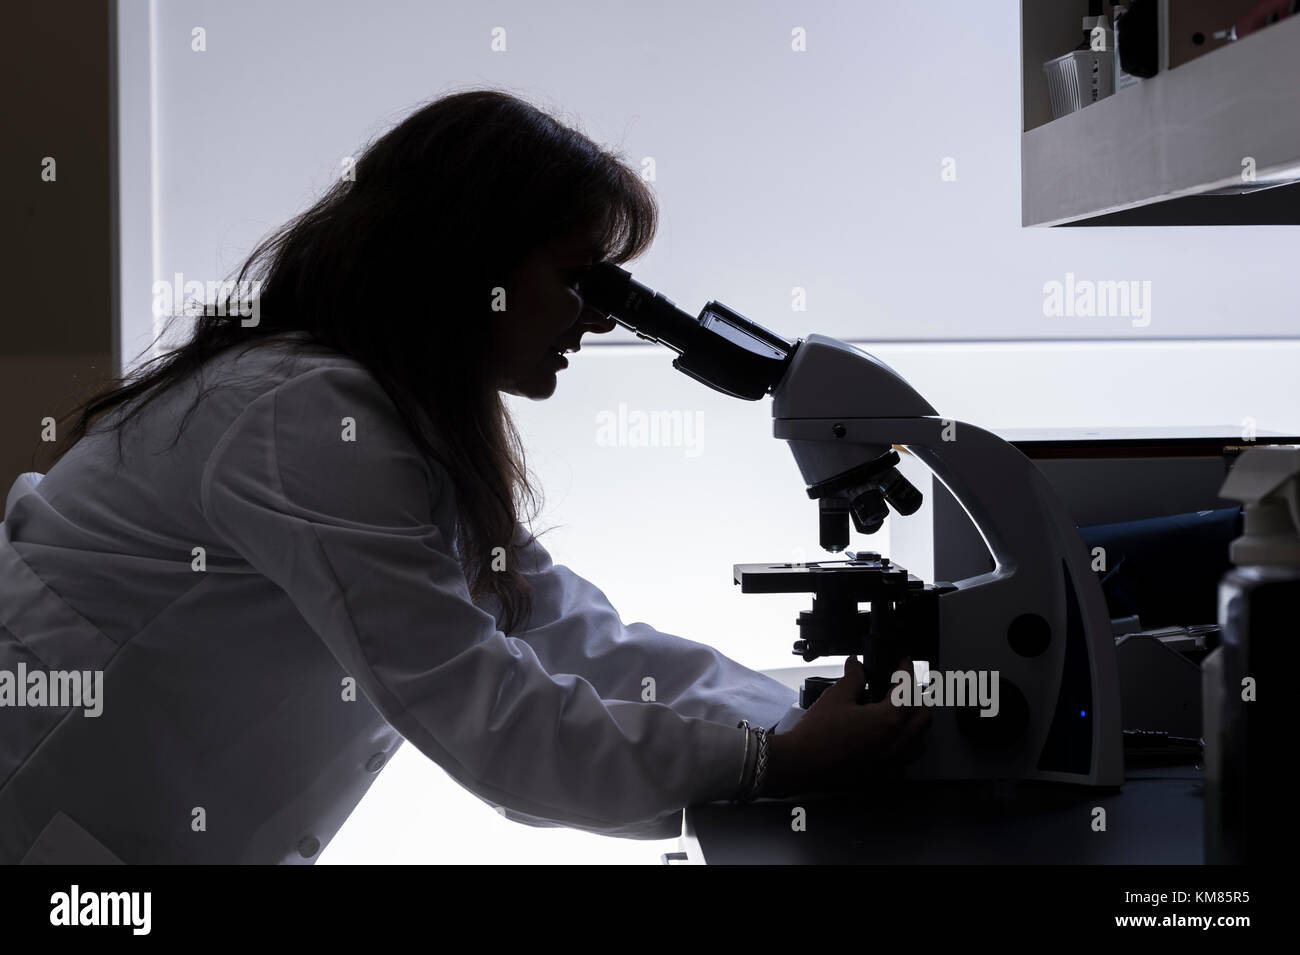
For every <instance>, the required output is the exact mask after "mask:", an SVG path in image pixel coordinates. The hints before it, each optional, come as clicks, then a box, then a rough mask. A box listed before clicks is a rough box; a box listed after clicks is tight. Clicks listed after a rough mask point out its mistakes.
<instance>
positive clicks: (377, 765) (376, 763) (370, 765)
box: [366, 753, 388, 773]
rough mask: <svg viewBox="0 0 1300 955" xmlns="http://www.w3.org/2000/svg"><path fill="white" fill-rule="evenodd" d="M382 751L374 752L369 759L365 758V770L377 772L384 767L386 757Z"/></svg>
mask: <svg viewBox="0 0 1300 955" xmlns="http://www.w3.org/2000/svg"><path fill="white" fill-rule="evenodd" d="M387 758H388V757H386V756H385V755H384V754H383V753H375V755H374V756H371V757H370V759H368V760H366V772H368V773H377V772H379V771H380V770H381V769H383V768H384V760H385V759H387Z"/></svg>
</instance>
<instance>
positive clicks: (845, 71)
mask: <svg viewBox="0 0 1300 955" xmlns="http://www.w3.org/2000/svg"><path fill="white" fill-rule="evenodd" d="M124 2H125V3H131V2H132V0H124ZM136 2H140V0H136ZM155 9H156V15H155V17H154V23H153V29H154V34H155V35H154V38H153V47H154V50H155V51H156V61H155V63H154V73H155V74H156V75H155V76H154V88H155V90H156V102H155V104H154V112H155V114H156V116H155V120H156V128H157V135H158V142H157V143H156V162H157V169H156V170H155V176H156V177H157V179H158V183H159V188H158V194H159V196H160V201H159V206H160V207H159V209H158V216H157V228H158V230H159V233H160V235H159V237H158V248H159V252H158V261H157V262H155V263H154V264H155V268H156V271H157V272H158V274H160V275H162V276H170V275H171V274H172V273H173V272H174V271H176V270H181V271H182V272H184V273H185V274H186V275H187V276H188V275H193V276H196V277H200V278H203V279H205V280H206V279H208V278H212V279H217V278H221V277H223V276H224V275H226V274H227V272H228V271H229V270H230V269H231V268H232V267H234V266H235V265H236V264H237V263H238V261H239V259H240V257H241V256H242V255H243V254H244V253H245V252H247V251H248V250H249V249H250V248H251V247H252V245H253V244H254V242H255V241H256V240H257V239H258V238H259V237H261V236H262V235H263V234H265V233H266V232H267V231H269V230H270V229H272V228H274V227H275V226H276V225H278V224H279V223H281V222H282V221H284V220H285V219H287V218H288V217H289V216H291V215H292V214H294V213H295V212H298V211H300V210H301V209H302V208H303V207H304V206H305V205H306V204H307V203H308V202H309V201H310V200H311V199H312V198H313V197H314V196H315V195H316V194H317V193H318V192H319V191H320V189H321V188H322V187H323V186H324V185H325V184H326V183H327V182H328V181H329V179H330V178H332V177H333V176H335V175H337V174H338V170H339V168H340V161H341V159H342V157H344V156H347V155H349V154H352V153H354V152H355V151H356V150H357V149H358V147H359V146H360V145H361V144H362V143H363V142H364V141H365V140H366V139H368V138H370V137H371V136H374V135H376V134H378V133H381V132H383V131H384V130H385V129H386V128H388V127H389V126H390V125H391V124H393V123H395V122H397V121H398V120H400V119H401V118H402V117H403V116H405V115H406V114H407V113H408V112H410V111H411V110H412V109H413V108H414V107H415V106H416V105H417V104H418V103H420V102H421V101H424V100H426V99H428V98H432V97H434V96H436V95H438V94H439V93H441V92H446V91H448V90H449V89H451V88H453V87H456V88H459V87H461V86H466V85H501V86H505V87H507V88H510V89H513V90H515V91H517V92H519V93H521V94H523V95H526V96H528V97H530V98H532V99H534V101H536V102H538V103H539V104H541V105H544V106H548V107H554V108H555V110H556V111H557V112H558V113H559V114H560V115H561V117H562V118H564V119H567V120H570V121H576V122H579V123H580V124H581V125H582V126H583V128H584V129H585V130H586V131H587V132H588V133H589V134H590V135H592V136H593V137H594V138H596V139H598V140H600V141H602V142H606V143H609V144H612V145H614V146H615V147H616V148H617V149H619V150H621V151H623V152H624V153H625V154H626V156H627V157H628V158H629V159H630V160H631V161H632V162H633V163H635V164H637V165H638V168H639V164H640V162H641V161H642V159H643V158H645V157H653V159H654V162H655V170H656V180H655V183H654V187H655V190H656V192H657V194H658V196H659V198H660V200H661V204H662V209H663V213H664V217H663V228H662V229H661V232H660V237H659V240H658V243H657V245H656V246H655V249H654V250H653V251H652V252H651V254H650V255H649V256H648V257H647V258H646V259H645V260H644V262H643V264H642V265H641V266H639V267H640V268H642V269H643V270H644V274H645V275H646V276H647V277H648V280H649V281H650V282H651V284H662V285H663V286H665V287H668V288H671V289H672V290H673V292H674V293H675V294H676V295H677V296H680V297H682V298H686V299H691V300H694V299H702V298H707V297H722V296H724V295H725V296H726V297H728V298H729V300H730V301H731V304H732V305H733V306H734V307H736V308H738V309H739V310H740V311H741V312H744V313H749V312H763V313H765V314H768V315H776V314H778V313H781V312H785V313H787V314H788V313H789V311H790V302H791V290H792V289H793V288H795V287H799V288H803V289H805V290H806V293H807V307H808V316H807V318H808V320H809V321H811V322H813V323H814V324H815V325H816V326H817V327H819V328H820V329H821V330H822V331H823V332H825V333H826V334H830V335H835V336H837V337H841V338H854V339H864V340H880V339H890V338H894V339H917V338H922V339H924V338H963V339H989V338H1055V337H1066V338H1080V337H1094V336H1101V337H1120V338H1126V339H1127V338H1132V337H1135V336H1141V337H1149V336H1158V337H1231V336H1241V335H1265V336H1280V335H1295V334H1296V333H1297V331H1300V322H1298V321H1297V305H1300V289H1298V288H1297V286H1296V284H1295V282H1294V281H1293V276H1294V262H1295V259H1296V252H1297V248H1298V246H1297V240H1296V237H1295V231H1294V230H1293V229H1290V228H1287V227H1276V226H1275V227H1264V226H1260V227H1231V228H1227V227H1225V228H1204V227H1202V228H1134V229H1119V228H1090V229H1056V230H1045V229H1022V228H1021V227H1020V225H1019V222H1020V186H1019V182H1020V152H1019V150H1020V80H1019V59H1018V58H1019V14H1018V10H1017V6H1016V4H1014V3H995V4H983V5H981V4H968V3H957V2H944V3H936V4H862V3H856V2H850V0H820V2H817V3H796V2H793V0H790V2H772V0H768V2H762V0H713V2H710V3H707V4H700V3H695V2H685V0H665V2H662V3H655V4H643V3H632V2H611V0H565V2H562V3H560V2H554V3H537V2H531V0H530V2H524V0H512V2H488V3H479V2H475V3H430V2H427V0H418V2H417V0H386V2H380V3H368V4H357V3H351V2H343V0H270V2H268V0H257V2H254V0H234V2H232V0H219V2H218V0H202V2H200V0H168V2H166V3H158V4H156V5H155ZM195 27H202V28H203V29H204V30H205V31H206V42H207V50H206V51H205V52H202V53H196V52H193V51H192V50H191V48H190V46H191V31H192V30H193V29H194V28H195ZM495 27H502V28H504V29H505V31H506V40H507V49H506V51H505V52H497V53H494V52H492V50H491V49H490V41H491V31H492V29H493V28H495ZM795 28H802V29H803V30H804V31H806V36H807V50H806V52H794V51H792V49H791V31H792V30H793V29H795ZM139 88H140V84H139V83H136V84H135V86H134V87H131V88H130V89H127V90H126V91H124V95H126V96H131V95H140V94H139V93H132V92H131V89H136V90H138V89H139ZM128 115H131V114H130V113H129V111H128ZM125 133H126V135H127V138H128V140H129V139H130V135H131V133H130V130H126V131H125ZM1243 150H1247V146H1246V145H1245V144H1243ZM947 157H951V158H952V159H953V160H955V162H956V170H957V178H956V180H955V181H951V182H945V181H943V179H942V178H941V175H940V173H941V168H942V163H943V161H944V159H945V158H947ZM1067 273H1071V274H1073V275H1074V276H1076V277H1077V278H1079V279H1086V280H1092V281H1100V280H1107V281H1124V280H1133V281H1141V282H1146V281H1149V282H1150V283H1151V313H1152V314H1151V323H1150V325H1148V326H1146V327H1144V328H1134V327H1133V326H1132V324H1131V322H1130V321H1129V320H1127V319H1125V318H1047V317H1045V316H1044V309H1043V298H1044V295H1043V285H1044V283H1046V282H1049V281H1064V279H1065V276H1066V274H1067ZM147 278H148V276H143V275H138V274H137V275H135V276H134V277H132V276H128V277H127V281H128V282H129V283H131V284H132V286H133V288H134V291H132V290H131V289H128V290H127V292H126V295H127V302H126V310H127V313H126V318H125V322H126V324H127V325H128V329H129V332H130V333H129V334H128V336H127V337H126V339H125V341H126V342H127V347H128V348H129V347H130V344H131V343H133V342H138V341H139V338H140V335H139V333H140V332H141V331H142V330H143V329H144V328H146V327H147V325H148V307H147V302H148V295H147V292H148V289H147V287H146V286H147V283H146V282H145V281H143V280H144V279H147ZM412 285H413V289H418V288H419V277H418V276H412ZM429 291H430V292H432V293H435V294H436V290H429ZM670 297H673V296H671V295H670ZM800 324H803V323H800ZM620 334H621V333H620Z"/></svg>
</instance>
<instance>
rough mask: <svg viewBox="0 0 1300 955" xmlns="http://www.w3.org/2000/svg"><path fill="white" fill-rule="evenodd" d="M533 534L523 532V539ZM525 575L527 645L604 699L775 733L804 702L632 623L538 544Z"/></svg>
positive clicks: (767, 680) (705, 649)
mask: <svg viewBox="0 0 1300 955" xmlns="http://www.w3.org/2000/svg"><path fill="white" fill-rule="evenodd" d="M528 538H529V535H528V534H527V532H526V531H525V530H524V529H523V528H522V527H516V540H517V541H518V542H519V543H521V544H523V543H524V542H526V541H528ZM523 559H524V564H523V566H521V568H520V569H521V571H522V572H523V574H524V576H525V577H526V578H527V580H528V582H529V583H530V584H531V585H532V588H533V609H532V615H531V617H530V618H529V620H528V622H527V624H526V625H525V628H524V629H523V630H522V631H521V632H520V633H519V634H518V637H519V639H521V640H524V641H526V642H527V643H528V644H529V646H531V647H532V649H533V652H534V653H536V654H537V658H538V659H539V660H540V661H541V664H542V666H543V667H545V668H546V669H547V670H548V671H550V672H551V673H576V674H579V675H581V676H582V677H584V678H585V679H586V680H587V681H588V682H590V683H591V684H592V686H594V687H595V688H596V691H597V692H598V693H599V694H600V695H601V697H603V698H604V699H622V700H640V699H646V698H653V699H655V700H658V701H659V702H660V703H664V704H666V705H668V706H670V707H672V708H673V709H674V710H675V711H676V712H678V713H680V714H682V715H683V716H693V717H698V718H700V719H706V720H712V721H714V722H718V723H726V724H728V725H731V726H735V725H736V723H737V722H738V721H739V720H742V719H747V720H749V721H750V722H751V723H752V724H753V725H755V726H762V727H771V726H773V725H775V724H776V723H777V721H778V720H780V719H782V717H784V716H786V714H787V712H788V711H789V710H790V708H791V707H792V706H794V705H795V704H796V702H797V701H798V693H797V692H796V691H795V690H793V689H791V688H790V687H787V686H785V685H783V684H781V683H779V682H777V681H776V680H774V679H772V678H771V677H768V676H764V675H763V674H762V673H758V672H756V671H754V670H750V669H748V668H747V667H744V666H742V665H741V664H739V663H737V662H736V661H735V660H732V659H731V658H729V657H727V656H725V655H723V654H722V653H719V652H718V651H717V650H715V649H714V648H713V647H710V646H707V645H705V644H703V643H697V642H695V641H692V640H687V639H684V638H682V637H679V636H676V635H674V634H670V633H664V632H662V631H660V630H656V629H655V628H654V627H652V626H650V625H649V624H647V623H641V622H636V623H630V624H624V623H623V620H622V618H621V616H620V615H619V613H618V611H617V610H616V609H615V608H614V607H613V606H612V605H611V603H610V601H609V599H608V598H607V597H606V596H605V594H604V593H603V592H601V590H600V589H599V588H598V587H596V585H595V584H593V583H591V582H590V581H588V580H586V579H584V578H582V577H580V576H579V575H578V574H576V573H574V572H573V571H572V570H571V569H569V568H568V567H566V566H564V565H563V564H556V563H554V562H553V560H552V559H551V556H550V554H549V553H547V551H546V549H545V548H544V547H543V546H542V544H541V542H540V541H539V540H537V539H536V538H533V539H532V541H531V542H529V543H527V545H526V546H525V547H524V550H523Z"/></svg>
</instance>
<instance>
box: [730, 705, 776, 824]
mask: <svg viewBox="0 0 1300 955" xmlns="http://www.w3.org/2000/svg"><path fill="white" fill-rule="evenodd" d="M736 726H737V727H738V728H739V729H743V730H745V762H744V764H743V766H742V768H741V774H740V787H739V791H738V792H737V794H736V798H735V799H734V800H733V801H734V802H740V803H749V802H753V801H754V800H755V799H757V798H758V797H759V795H761V794H762V792H763V785H764V783H765V782H766V781H767V748H768V742H767V738H768V731H767V730H764V729H753V728H752V727H750V725H749V720H741V721H740V722H739V723H737V724H736ZM751 734H752V735H753V736H754V737H756V739H757V745H756V746H755V759H754V774H753V776H752V777H751V779H750V781H749V785H746V784H745V776H746V774H747V773H746V771H747V770H748V769H749V737H750V735H751Z"/></svg>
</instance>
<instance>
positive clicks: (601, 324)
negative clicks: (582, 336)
mask: <svg viewBox="0 0 1300 955" xmlns="http://www.w3.org/2000/svg"><path fill="white" fill-rule="evenodd" d="M617 324H618V322H616V321H615V320H614V318H613V316H611V315H604V314H602V313H600V312H598V311H596V310H595V309H594V308H587V309H584V310H583V313H582V326H583V328H585V329H586V330H587V331H591V332H595V333H596V334H597V335H603V334H604V333H605V332H611V331H613V330H614V326H615V325H617Z"/></svg>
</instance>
